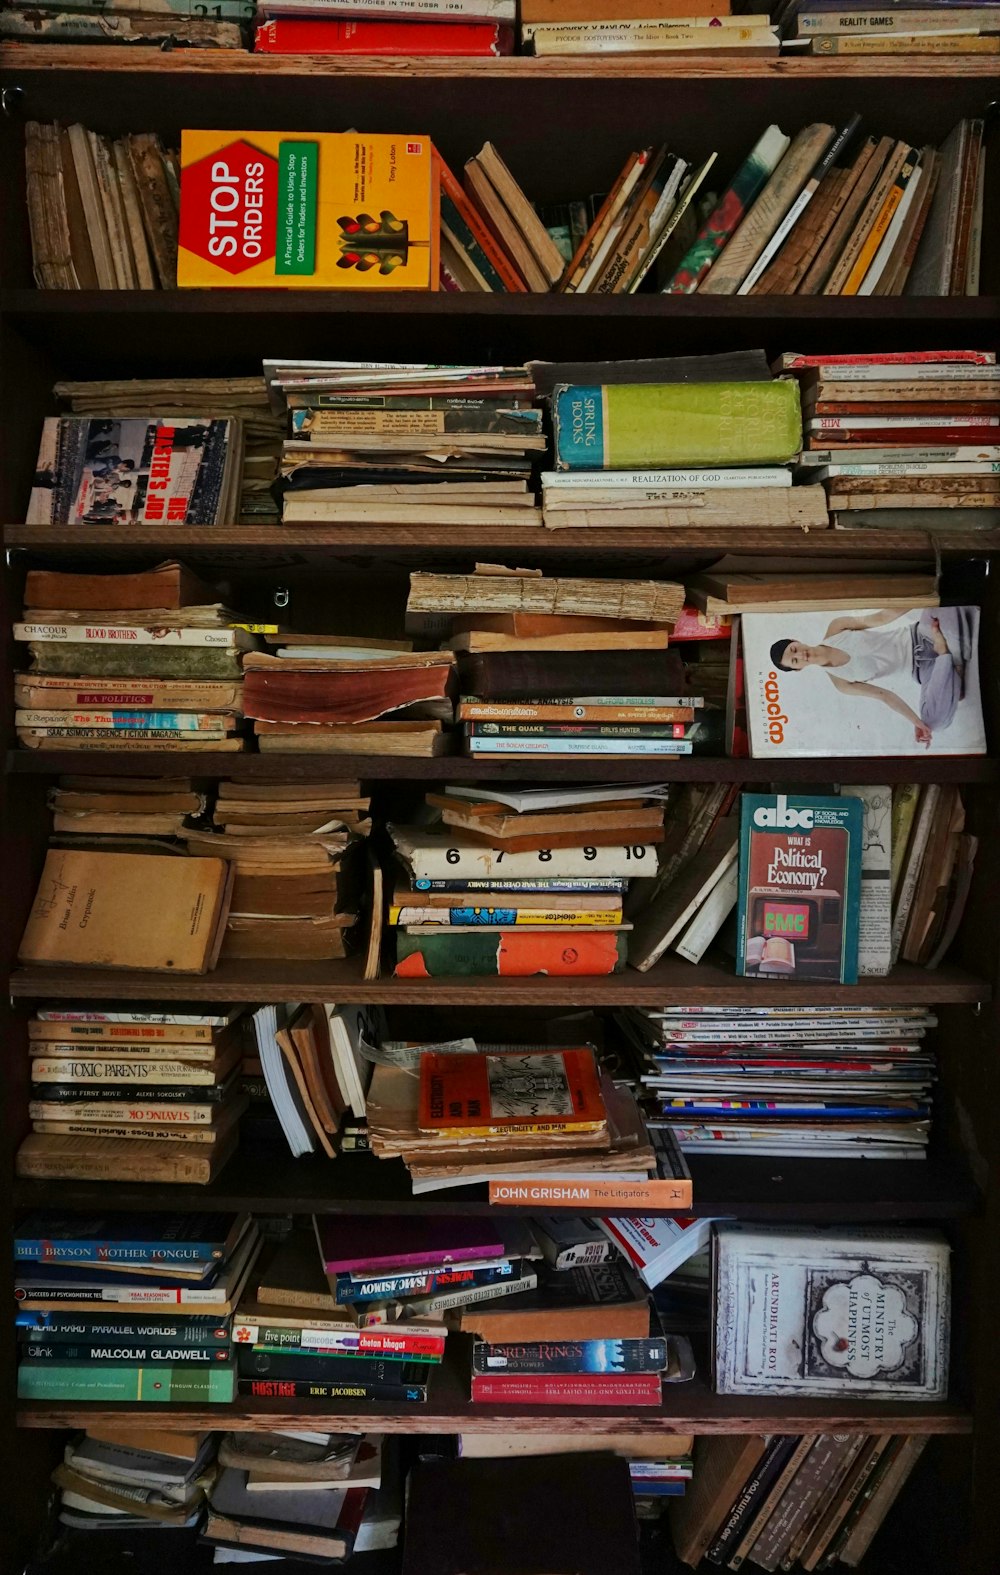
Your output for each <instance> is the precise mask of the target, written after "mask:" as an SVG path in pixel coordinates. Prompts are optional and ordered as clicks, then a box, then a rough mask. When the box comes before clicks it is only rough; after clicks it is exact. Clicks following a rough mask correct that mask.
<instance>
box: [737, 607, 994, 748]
mask: <svg viewBox="0 0 1000 1575" xmlns="http://www.w3.org/2000/svg"><path fill="white" fill-rule="evenodd" d="M741 633H742V641H743V661H744V671H745V683H746V705H747V713H748V716H749V720H750V750H751V754H752V755H754V756H755V757H779V756H787V757H797V756H802V755H821V756H823V757H824V758H827V757H830V756H834V757H835V756H837V755H887V756H890V755H917V754H921V753H923V752H924V751H926V752H927V753H929V754H937V755H981V754H984V753H985V751H986V735H985V731H984V728H983V713H982V703H981V699H980V682H979V654H978V645H979V608H978V607H924V608H921V607H915V608H912V609H911V610H910V611H908V612H900V611H899V610H898V609H892V608H889V609H883V610H881V611H879V610H875V611H872V610H871V609H864V608H860V609H858V608H850V607H847V608H844V609H843V610H841V611H833V612H831V611H826V612H796V613H780V614H778V613H768V612H759V613H744V614H743V617H742V620H741Z"/></svg>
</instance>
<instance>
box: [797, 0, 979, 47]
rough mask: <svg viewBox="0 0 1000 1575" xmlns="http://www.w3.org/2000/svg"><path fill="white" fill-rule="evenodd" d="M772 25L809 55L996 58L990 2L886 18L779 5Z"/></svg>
mask: <svg viewBox="0 0 1000 1575" xmlns="http://www.w3.org/2000/svg"><path fill="white" fill-rule="evenodd" d="M775 22H776V24H777V25H778V26H779V28H780V29H781V31H782V33H783V34H784V35H786V36H790V37H793V38H795V39H796V40H801V41H802V42H804V43H808V45H809V46H810V48H811V49H812V53H813V54H814V55H995V54H996V53H997V52H998V50H1000V44H998V41H997V36H996V35H997V33H998V32H1000V19H998V17H997V12H996V7H995V5H992V4H991V3H990V0H969V3H965V0H963V3H962V5H961V6H960V7H959V9H958V10H957V11H956V10H953V9H952V8H951V7H945V6H937V5H925V6H923V5H916V4H913V3H911V4H909V5H906V4H904V5H901V6H899V7H898V8H897V7H895V6H894V7H893V8H892V10H891V11H890V12H889V14H888V17H887V16H886V14H885V12H883V11H880V10H879V9H878V6H877V5H875V4H874V0H865V3H864V4H861V5H855V4H853V0H783V3H782V4H780V5H779V7H778V10H777V12H776V14H775Z"/></svg>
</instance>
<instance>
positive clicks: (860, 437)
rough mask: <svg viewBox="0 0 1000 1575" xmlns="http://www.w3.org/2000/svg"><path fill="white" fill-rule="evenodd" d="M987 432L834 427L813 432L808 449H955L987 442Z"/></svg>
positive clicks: (918, 428)
mask: <svg viewBox="0 0 1000 1575" xmlns="http://www.w3.org/2000/svg"><path fill="white" fill-rule="evenodd" d="M988 438H989V429H987V430H986V432H985V434H984V430H983V428H982V427H913V428H911V429H910V430H909V431H908V430H907V429H906V428H900V427H866V428H865V429H864V430H863V431H862V430H859V429H855V430H854V431H851V430H850V429H847V430H845V429H844V428H843V427H834V428H833V429H832V430H831V431H829V432H814V433H812V434H811V436H810V438H809V445H808V446H809V447H810V448H822V449H828V448H829V449H834V448H852V447H853V448H936V447H938V446H941V447H943V448H955V447H956V446H959V447H960V446H961V445H963V444H965V443H972V444H975V443H984V442H986V441H988Z"/></svg>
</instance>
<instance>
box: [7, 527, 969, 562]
mask: <svg viewBox="0 0 1000 1575" xmlns="http://www.w3.org/2000/svg"><path fill="white" fill-rule="evenodd" d="M3 535H4V544H5V545H6V546H7V547H8V548H10V549H15V548H23V549H25V550H26V551H31V552H45V553H51V552H59V553H67V554H74V555H76V556H79V557H86V558H96V557H98V556H101V555H105V554H113V555H116V556H118V557H121V556H123V555H124V554H128V555H130V556H135V555H136V554H138V553H145V552H149V553H152V552H156V553H164V552H171V553H174V552H177V553H184V554H185V556H190V555H191V554H192V553H193V552H197V553H199V554H200V555H201V556H202V557H204V556H205V554H206V553H211V554H213V555H216V554H217V555H219V556H220V557H223V556H225V555H226V554H228V553H231V552H240V553H243V552H246V551H247V550H248V549H257V550H258V551H259V550H260V549H262V548H263V549H268V550H271V551H277V552H279V553H288V552H295V553H300V554H303V555H308V554H311V553H322V554H324V555H328V556H333V555H336V554H338V553H342V554H347V555H351V556H357V555H359V554H361V553H366V554H372V555H375V554H378V553H389V554H392V555H393V556H394V557H396V556H399V555H400V554H401V553H410V554H412V555H414V556H416V557H421V556H424V555H426V554H427V553H428V552H435V553H442V552H443V553H446V554H448V555H450V556H451V557H460V556H461V555H462V554H463V553H464V554H466V555H468V556H473V557H474V556H476V555H477V554H481V553H482V552H483V551H484V550H485V549H487V548H488V549H490V550H491V551H493V550H496V551H498V552H514V551H517V552H525V551H528V552H534V553H544V554H559V553H571V554H583V555H584V556H587V557H596V556H599V555H600V554H602V553H603V554H612V555H615V556H620V555H621V554H622V553H636V554H640V555H642V556H643V557H646V558H656V557H660V558H668V557H669V556H670V555H671V554H674V553H682V554H685V555H686V556H688V557H690V556H691V555H692V554H693V553H700V554H703V555H704V556H705V557H706V558H712V557H715V556H718V555H719V554H721V553H726V552H744V553H745V552H762V553H781V554H786V553H790V554H794V553H804V554H807V555H808V556H809V557H816V556H824V557H827V556H829V557H831V558H843V557H847V556H851V557H855V556H859V555H860V556H866V557H875V558H897V557H898V558H913V557H917V558H922V559H929V558H932V557H933V556H934V553H935V551H938V552H942V553H946V554H961V555H966V556H985V555H986V554H987V553H989V552H996V551H1000V531H961V532H959V531H951V532H947V533H944V534H940V535H934V534H932V533H931V532H929V531H916V530H914V531H889V530H850V531H848V530H832V529H823V530H800V529H798V528H795V527H774V528H772V529H769V530H765V529H757V530H739V529H726V530H723V529H715V530H708V529H705V528H704V527H702V526H697V527H696V526H688V527H683V528H682V527H680V526H677V527H674V528H672V529H669V530H663V529H657V528H655V527H645V526H619V527H618V528H616V529H612V530H605V529H600V528H596V527H594V528H590V529H581V530H565V529H564V530H546V528H545V527H544V526H543V525H504V526H495V527H492V528H491V527H489V526H483V525H447V526H442V527H441V528H440V529H438V528H436V527H434V526H432V525H419V526H418V525H216V526H211V527H200V526H192V527H191V528H190V529H187V530H184V531H181V532H179V531H178V529H177V527H176V526H165V527H162V528H160V529H156V528H153V527H149V526H145V527H141V528H139V529H132V528H130V527H125V526H112V525H101V526H98V527H96V528H95V529H94V530H93V531H90V532H88V533H87V534H86V535H85V536H84V535H81V533H80V532H79V531H75V530H72V529H70V528H67V527H66V526H50V525H7V526H6V527H5V528H4V533H3Z"/></svg>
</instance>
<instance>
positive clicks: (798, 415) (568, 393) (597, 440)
mask: <svg viewBox="0 0 1000 1575" xmlns="http://www.w3.org/2000/svg"><path fill="white" fill-rule="evenodd" d="M553 411H554V423H555V440H556V464H557V466H558V467H559V469H560V470H631V469H636V470H642V469H646V468H649V467H652V466H663V467H666V466H670V465H763V464H784V463H785V462H787V461H788V460H790V459H793V458H794V456H795V455H796V454H797V453H798V452H799V450H800V448H801V447H802V410H801V406H800V404H799V391H798V388H797V386H796V384H795V382H794V381H793V380H792V379H790V378H776V379H775V380H774V381H773V382H767V383H765V382H758V383H618V384H609V385H604V386H603V387H602V386H598V385H594V386H592V387H591V386H588V385H586V384H566V383H561V384H559V385H558V386H557V388H556V389H555V390H554V397H553Z"/></svg>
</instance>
